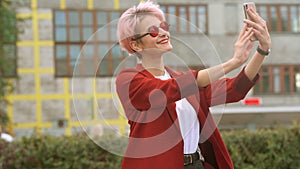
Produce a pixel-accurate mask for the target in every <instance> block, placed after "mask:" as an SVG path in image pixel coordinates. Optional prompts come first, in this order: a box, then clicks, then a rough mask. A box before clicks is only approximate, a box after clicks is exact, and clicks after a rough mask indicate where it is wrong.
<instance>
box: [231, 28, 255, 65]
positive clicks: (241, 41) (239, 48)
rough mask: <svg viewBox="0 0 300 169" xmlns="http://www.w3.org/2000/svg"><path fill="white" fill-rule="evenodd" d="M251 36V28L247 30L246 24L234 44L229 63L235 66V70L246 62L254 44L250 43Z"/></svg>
mask: <svg viewBox="0 0 300 169" xmlns="http://www.w3.org/2000/svg"><path fill="white" fill-rule="evenodd" d="M253 35H254V32H253V28H249V27H248V26H247V24H245V25H244V27H243V29H242V31H241V32H240V34H239V36H238V39H237V41H236V42H235V44H234V55H233V58H232V59H231V61H232V62H233V63H234V64H235V66H236V67H235V68H237V67H239V66H241V65H242V64H244V63H245V62H246V61H247V60H248V58H249V56H250V53H251V49H252V47H253V44H254V42H250V38H251V36H253Z"/></svg>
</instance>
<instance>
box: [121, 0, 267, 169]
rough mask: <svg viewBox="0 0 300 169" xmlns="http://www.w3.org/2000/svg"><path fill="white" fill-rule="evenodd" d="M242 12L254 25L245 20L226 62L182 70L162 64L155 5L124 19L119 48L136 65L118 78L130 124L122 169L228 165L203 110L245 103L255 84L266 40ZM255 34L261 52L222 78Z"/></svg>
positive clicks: (165, 43)
mask: <svg viewBox="0 0 300 169" xmlns="http://www.w3.org/2000/svg"><path fill="white" fill-rule="evenodd" d="M247 13H248V14H249V16H250V19H251V20H252V21H250V20H245V21H244V22H245V25H244V27H243V29H242V30H241V32H240V34H239V37H238V39H237V41H236V43H235V45H234V55H233V57H232V58H231V59H230V60H228V61H227V62H225V63H222V64H220V65H217V66H215V67H212V68H208V69H204V70H200V71H196V70H190V71H187V72H177V71H174V70H172V69H170V68H168V67H166V66H165V65H164V63H163V54H164V53H166V52H168V51H171V50H172V45H171V42H170V33H169V29H168V24H167V23H166V22H165V17H164V14H163V12H162V11H161V10H160V8H159V6H158V5H156V4H154V3H153V2H151V1H147V2H141V3H140V4H139V5H138V6H137V7H132V8H130V9H128V10H127V11H125V12H124V13H123V14H122V16H121V17H120V20H119V23H118V38H119V42H120V45H121V47H122V48H123V49H124V50H126V51H127V52H128V53H129V54H132V55H135V56H137V58H138V59H139V61H140V62H139V63H138V64H137V66H136V68H125V69H123V70H122V71H121V72H120V73H119V74H118V76H117V80H116V86H117V93H118V95H119V98H120V100H121V103H122V105H123V108H124V111H125V114H126V117H127V118H128V123H129V124H130V134H129V141H128V147H127V151H126V153H125V156H124V159H123V162H122V165H121V168H122V169H148V168H149V169H190V168H191V169H192V168H197V169H198V168H205V169H217V168H220V169H227V168H233V164H232V161H231V159H230V156H229V154H228V151H227V149H226V147H225V144H224V142H223V140H222V138H221V135H220V133H219V131H218V129H217V128H216V124H215V123H214V121H213V119H212V116H211V114H210V112H209V107H211V106H215V105H219V104H224V103H232V102H237V101H239V100H241V99H243V98H244V97H245V95H246V94H247V92H248V91H249V90H250V89H251V88H252V87H253V86H254V84H255V83H256V81H257V80H258V75H257V73H258V71H259V69H260V67H261V64H262V62H263V60H264V55H266V54H267V52H268V49H269V48H270V45H271V40H270V36H269V33H268V30H267V27H266V23H265V22H264V20H263V19H262V18H261V17H260V16H258V14H257V13H256V12H254V11H253V10H252V9H249V10H248V11H247ZM254 35H255V36H256V37H257V39H258V43H259V44H258V47H259V49H258V50H257V51H256V52H255V53H254V55H253V56H252V58H251V60H250V62H249V63H248V64H247V65H246V66H245V68H244V69H243V70H242V71H241V72H240V73H239V74H238V75H237V76H236V77H235V78H231V79H229V78H221V77H222V76H223V75H224V74H227V73H229V72H231V71H232V70H234V69H236V68H238V67H240V66H241V65H243V64H244V63H245V62H246V61H247V60H248V58H249V55H250V52H251V49H252V47H253V45H254V42H250V41H249V39H250V37H251V36H254ZM220 78H221V79H220ZM204 128H205V129H204Z"/></svg>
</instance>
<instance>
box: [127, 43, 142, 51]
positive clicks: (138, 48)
mask: <svg viewBox="0 0 300 169" xmlns="http://www.w3.org/2000/svg"><path fill="white" fill-rule="evenodd" d="M129 45H130V47H131V49H133V50H134V51H136V52H141V51H142V50H143V48H142V47H141V45H140V44H139V43H138V42H137V41H130V42H129Z"/></svg>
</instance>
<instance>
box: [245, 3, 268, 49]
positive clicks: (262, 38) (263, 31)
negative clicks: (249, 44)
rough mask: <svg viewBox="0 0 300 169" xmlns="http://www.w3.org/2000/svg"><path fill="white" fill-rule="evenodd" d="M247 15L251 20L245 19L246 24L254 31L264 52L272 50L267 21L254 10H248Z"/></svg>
mask: <svg viewBox="0 0 300 169" xmlns="http://www.w3.org/2000/svg"><path fill="white" fill-rule="evenodd" d="M247 14H248V16H249V19H250V20H249V19H245V20H244V22H245V23H246V24H247V25H248V26H250V27H251V28H252V29H253V32H254V34H255V36H256V38H257V39H258V41H259V46H260V48H261V49H263V50H268V49H270V46H271V38H270V34H269V31H268V27H267V24H266V21H265V20H264V19H262V18H261V17H260V16H259V15H258V13H256V12H255V11H254V10H253V9H252V8H249V9H248V10H247Z"/></svg>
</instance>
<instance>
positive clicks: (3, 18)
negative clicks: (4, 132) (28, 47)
mask: <svg viewBox="0 0 300 169" xmlns="http://www.w3.org/2000/svg"><path fill="white" fill-rule="evenodd" d="M11 1H12V0H0V23H1V24H0V125H6V124H7V123H8V121H9V119H8V116H7V113H6V111H5V109H4V108H3V107H4V106H3V105H5V104H7V103H8V102H7V100H6V99H5V96H7V94H9V93H10V92H12V90H13V87H12V85H11V83H10V82H9V79H10V78H11V77H16V41H17V27H16V14H15V10H14V9H13V7H12V2H11ZM8 104H9V103H8Z"/></svg>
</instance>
